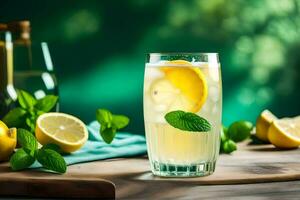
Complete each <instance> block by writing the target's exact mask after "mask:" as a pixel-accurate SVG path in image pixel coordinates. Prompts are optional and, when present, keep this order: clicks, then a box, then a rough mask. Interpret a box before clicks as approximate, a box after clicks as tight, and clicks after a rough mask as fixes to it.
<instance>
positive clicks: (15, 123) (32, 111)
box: [2, 90, 58, 133]
mask: <svg viewBox="0 0 300 200" xmlns="http://www.w3.org/2000/svg"><path fill="white" fill-rule="evenodd" d="M57 100H58V97H57V96H55V95H46V96H45V97H43V98H41V99H36V98H34V97H33V96H32V95H31V94H29V93H28V92H26V91H24V90H18V104H19V106H18V107H16V108H14V109H12V110H10V111H9V112H8V113H7V114H6V115H5V116H4V117H3V119H2V121H3V122H4V123H5V124H6V125H7V126H8V127H16V128H23V129H27V130H29V131H30V132H32V133H34V129H35V123H36V120H37V118H38V116H40V115H41V114H43V113H46V112H49V111H50V110H52V108H53V107H54V106H55V105H56V103H57Z"/></svg>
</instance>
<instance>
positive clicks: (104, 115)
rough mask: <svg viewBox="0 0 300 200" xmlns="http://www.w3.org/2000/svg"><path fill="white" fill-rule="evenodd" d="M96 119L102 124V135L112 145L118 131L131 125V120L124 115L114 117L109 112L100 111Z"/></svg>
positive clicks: (97, 112)
mask: <svg viewBox="0 0 300 200" xmlns="http://www.w3.org/2000/svg"><path fill="white" fill-rule="evenodd" d="M96 119H97V121H98V122H99V123H100V125H101V126H100V135H101V137H102V139H103V140H104V141H105V142H106V143H108V144H110V143H111V142H112V141H113V139H114V137H115V136H116V132H117V130H119V129H121V128H124V127H125V126H127V125H128V123H129V118H128V117H126V116H124V115H113V114H112V113H111V112H110V111H109V110H106V109H98V110H97V111H96Z"/></svg>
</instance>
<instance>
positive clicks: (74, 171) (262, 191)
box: [0, 145, 300, 199]
mask: <svg viewBox="0 0 300 200" xmlns="http://www.w3.org/2000/svg"><path fill="white" fill-rule="evenodd" d="M1 166H2V169H4V170H3V171H2V172H1V171H0V182H1V179H3V178H9V177H15V176H19V178H25V179H29V178H34V179H35V180H36V181H38V179H39V180H42V179H48V180H49V179H50V180H53V179H58V180H59V179H61V181H60V183H61V182H62V181H63V179H66V180H69V179H72V180H80V181H83V180H86V181H87V180H90V181H93V182H92V184H90V185H89V187H90V186H91V185H95V184H97V181H98V180H107V181H109V182H112V183H114V184H115V187H116V198H117V199H300V149H296V150H289V151H279V150H277V149H275V148H274V147H273V146H271V145H260V146H245V145H240V146H239V150H238V151H236V152H234V153H233V154H232V155H221V156H220V159H219V161H218V164H217V169H216V172H215V173H214V174H213V175H211V176H207V177H200V178H199V177H198V178H185V179H178V178H176V179H174V178H159V177H155V176H153V175H152V174H151V172H150V171H149V169H150V167H149V163H148V160H147V158H146V157H139V158H120V159H109V160H104V161H97V162H90V163H81V164H76V165H72V166H69V167H68V172H67V173H66V174H65V175H63V176H62V175H56V174H48V173H44V172H38V171H33V170H27V171H23V172H11V171H10V170H9V169H8V164H7V163H6V164H5V163H4V164H0V169H1ZM36 177H38V178H36ZM19 180H20V179H19ZM87 183H88V182H87ZM0 187H1V185H0ZM95 188H96V189H97V188H100V189H101V187H100V186H95ZM91 191H92V189H91ZM100 195H101V193H100ZM99 197H100V196H99Z"/></svg>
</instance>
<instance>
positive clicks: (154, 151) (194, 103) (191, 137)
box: [144, 53, 222, 176]
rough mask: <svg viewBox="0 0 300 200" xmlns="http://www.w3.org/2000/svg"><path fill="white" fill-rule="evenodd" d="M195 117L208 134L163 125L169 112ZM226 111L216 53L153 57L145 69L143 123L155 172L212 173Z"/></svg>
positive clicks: (176, 173) (190, 174)
mask: <svg viewBox="0 0 300 200" xmlns="http://www.w3.org/2000/svg"><path fill="white" fill-rule="evenodd" d="M176 110H182V111H185V112H192V113H195V114H197V115H199V116H201V117H203V118H205V119H206V120H207V121H208V122H209V123H210V124H211V130H210V131H209V132H191V131H183V130H180V129H177V128H174V127H172V126H171V125H169V124H168V123H167V121H166V120H165V115H166V114H167V113H169V112H171V111H176ZM221 111H222V91H221V76H220V64H219V62H218V57H217V54H214V53H208V54H207V53H206V54H201V53H198V54H150V55H149V57H148V62H147V63H146V67H145V79H144V120H145V129H146V139H147V148H148V156H149V160H150V164H151V169H152V172H153V173H154V174H155V175H159V176H204V175H208V174H211V173H213V171H214V169H215V163H216V160H217V157H218V155H219V146H220V138H219V133H220V128H221Z"/></svg>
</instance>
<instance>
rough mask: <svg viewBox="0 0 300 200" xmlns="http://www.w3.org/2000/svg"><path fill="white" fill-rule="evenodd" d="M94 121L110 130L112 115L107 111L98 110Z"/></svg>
mask: <svg viewBox="0 0 300 200" xmlns="http://www.w3.org/2000/svg"><path fill="white" fill-rule="evenodd" d="M96 119H97V120H98V122H99V123H100V124H101V125H105V126H106V127H108V128H110V126H111V122H112V119H113V115H112V114H111V112H110V111H109V110H106V109H98V110H97V112H96Z"/></svg>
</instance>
